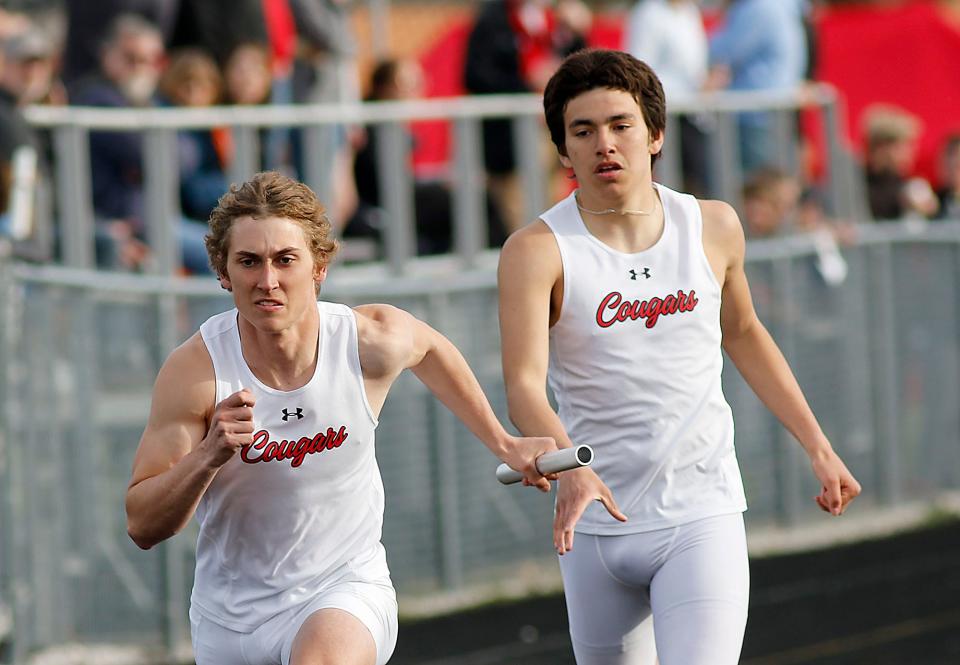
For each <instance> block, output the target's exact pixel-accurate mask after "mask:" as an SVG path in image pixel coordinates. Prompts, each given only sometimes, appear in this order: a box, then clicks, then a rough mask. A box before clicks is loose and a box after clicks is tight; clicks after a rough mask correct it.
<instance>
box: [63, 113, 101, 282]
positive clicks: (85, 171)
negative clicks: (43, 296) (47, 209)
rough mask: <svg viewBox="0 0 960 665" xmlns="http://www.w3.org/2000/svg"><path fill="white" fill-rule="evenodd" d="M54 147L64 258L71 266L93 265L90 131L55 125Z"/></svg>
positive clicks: (94, 257)
mask: <svg viewBox="0 0 960 665" xmlns="http://www.w3.org/2000/svg"><path fill="white" fill-rule="evenodd" d="M53 147H54V150H55V151H56V154H57V161H56V183H57V184H56V192H57V209H58V212H59V214H60V233H61V237H62V243H61V244H62V250H61V251H62V252H63V260H64V263H65V264H66V265H68V266H70V267H72V268H92V267H93V266H94V264H95V261H96V251H95V247H94V223H93V202H92V200H91V191H92V188H91V185H90V136H89V132H88V131H87V130H86V129H85V128H83V127H76V126H73V125H60V126H57V127H55V128H54V130H53Z"/></svg>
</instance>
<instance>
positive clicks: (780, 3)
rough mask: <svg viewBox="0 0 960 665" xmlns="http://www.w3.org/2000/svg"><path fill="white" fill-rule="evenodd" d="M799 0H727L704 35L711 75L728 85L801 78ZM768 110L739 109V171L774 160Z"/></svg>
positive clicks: (767, 86) (769, 85) (758, 85)
mask: <svg viewBox="0 0 960 665" xmlns="http://www.w3.org/2000/svg"><path fill="white" fill-rule="evenodd" d="M803 9H804V3H803V2H801V1H800V0H730V3H729V5H728V7H727V10H726V14H725V17H724V22H723V25H722V26H721V27H720V28H719V30H717V32H716V33H714V34H713V36H712V38H711V39H710V62H711V68H712V72H711V76H712V77H714V78H716V79H718V80H723V79H728V80H729V88H730V89H731V90H790V89H792V88H796V87H797V86H799V85H800V84H801V83H802V82H803V77H804V74H805V72H806V59H807V55H806V54H807V45H806V36H805V34H804V27H803ZM772 124H773V117H772V115H771V114H770V113H765V112H750V113H741V114H740V117H739V133H740V141H739V144H740V160H741V163H742V166H743V169H744V171H745V172H750V171H752V170H754V169H756V168H759V167H762V166H767V165H769V164H772V163H774V161H775V157H776V154H775V150H776V145H775V143H774V140H775V139H774V136H773V134H772Z"/></svg>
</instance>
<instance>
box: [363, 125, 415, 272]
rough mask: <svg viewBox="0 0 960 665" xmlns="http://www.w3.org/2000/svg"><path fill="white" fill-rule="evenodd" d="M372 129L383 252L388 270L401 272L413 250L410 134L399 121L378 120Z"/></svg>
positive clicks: (413, 224) (413, 252) (413, 212)
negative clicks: (381, 210)
mask: <svg viewBox="0 0 960 665" xmlns="http://www.w3.org/2000/svg"><path fill="white" fill-rule="evenodd" d="M372 131H375V132H376V133H377V150H376V152H377V154H376V157H377V162H378V165H379V168H378V169H377V176H378V178H379V180H380V201H381V203H382V205H383V207H384V208H385V209H386V211H387V218H386V220H384V225H383V243H384V252H385V254H386V256H387V261H388V263H389V264H390V269H391V270H392V271H393V272H394V273H395V274H400V273H403V272H404V270H405V269H406V265H407V261H409V260H410V257H411V256H413V255H414V254H415V253H416V231H415V221H414V220H415V217H414V214H415V211H414V203H413V176H412V174H411V173H410V137H409V135H408V134H407V130H406V127H405V126H404V125H403V124H401V123H399V122H386V123H378V124H377V125H376V126H375V127H374V128H373V130H372Z"/></svg>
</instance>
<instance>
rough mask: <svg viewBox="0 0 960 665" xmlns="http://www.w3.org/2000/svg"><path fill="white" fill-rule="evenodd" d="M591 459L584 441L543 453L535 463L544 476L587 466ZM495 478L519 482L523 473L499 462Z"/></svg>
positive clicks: (505, 481)
mask: <svg viewBox="0 0 960 665" xmlns="http://www.w3.org/2000/svg"><path fill="white" fill-rule="evenodd" d="M592 461H593V448H591V447H590V446H588V445H587V444H585V443H584V444H580V445H579V446H574V447H573V448H564V449H563V450H556V451H554V452H552V453H544V454H543V455H541V456H540V457H538V458H537V462H536V464H537V471H539V472H540V474H541V475H544V476H545V475H547V474H548V473H560V472H561V471H569V470H570V469H576V468H579V467H581V466H589V465H590V463H591V462H592ZM497 480H499V481H500V482H501V483H503V484H504V485H512V484H513V483H519V482H520V481H521V480H523V474H522V473H520V472H519V471H515V470H514V469H511V468H510V467H509V466H507V465H506V464H501V465H500V466H498V467H497Z"/></svg>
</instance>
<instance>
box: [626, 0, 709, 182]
mask: <svg viewBox="0 0 960 665" xmlns="http://www.w3.org/2000/svg"><path fill="white" fill-rule="evenodd" d="M626 47H627V51H628V52H629V53H630V54H631V55H633V56H634V57H636V58H638V59H639V60H643V61H644V62H646V63H647V64H648V65H650V67H651V68H652V69H653V71H655V72H656V73H657V76H658V77H659V78H660V82H661V83H662V84H663V90H664V93H665V94H666V97H667V103H668V104H669V103H670V102H671V101H676V100H677V99H678V98H688V97H691V96H693V95H696V94H697V93H700V92H702V91H704V90H705V89H708V87H709V86H710V85H713V84H714V83H715V81H714V80H713V79H708V78H707V71H708V46H707V32H706V30H705V29H704V27H703V16H701V14H700V8H699V6H698V5H697V2H696V0H639V2H637V4H635V5H634V7H633V9H632V10H631V11H630V15H629V17H628V22H627V31H626ZM679 123H680V124H679V127H680V136H678V137H673V138H672V139H670V137H668V139H670V140H673V141H676V140H679V141H680V162H681V165H682V168H683V178H684V183H683V189H684V191H686V192H690V193H691V194H693V195H695V196H698V197H704V196H706V194H707V172H708V169H707V166H708V160H707V154H706V148H707V137H706V132H707V131H708V130H709V128H710V123H709V120H708V118H706V117H701V116H697V115H688V114H683V115H681V116H679Z"/></svg>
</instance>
